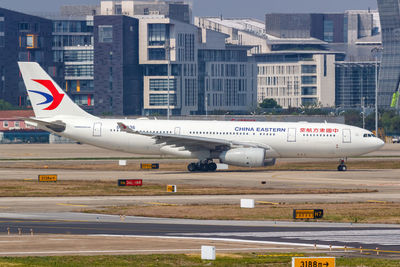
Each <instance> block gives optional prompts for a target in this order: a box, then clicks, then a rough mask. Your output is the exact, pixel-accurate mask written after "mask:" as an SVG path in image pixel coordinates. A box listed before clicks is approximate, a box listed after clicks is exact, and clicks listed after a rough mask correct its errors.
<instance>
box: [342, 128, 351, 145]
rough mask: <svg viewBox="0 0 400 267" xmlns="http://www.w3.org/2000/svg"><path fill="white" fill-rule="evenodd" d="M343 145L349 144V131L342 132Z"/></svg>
mask: <svg viewBox="0 0 400 267" xmlns="http://www.w3.org/2000/svg"><path fill="white" fill-rule="evenodd" d="M343 143H351V131H350V129H344V130H343Z"/></svg>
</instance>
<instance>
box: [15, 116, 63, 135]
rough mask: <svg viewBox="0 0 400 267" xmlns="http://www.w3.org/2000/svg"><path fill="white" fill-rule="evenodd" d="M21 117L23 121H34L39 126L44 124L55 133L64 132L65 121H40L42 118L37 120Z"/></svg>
mask: <svg viewBox="0 0 400 267" xmlns="http://www.w3.org/2000/svg"><path fill="white" fill-rule="evenodd" d="M21 119H22V120H24V121H27V122H33V123H36V124H37V125H39V126H44V127H46V128H48V129H50V130H52V131H54V132H56V133H61V132H64V131H65V128H66V125H65V123H64V122H62V121H60V120H57V121H52V122H48V121H42V120H37V119H32V118H21Z"/></svg>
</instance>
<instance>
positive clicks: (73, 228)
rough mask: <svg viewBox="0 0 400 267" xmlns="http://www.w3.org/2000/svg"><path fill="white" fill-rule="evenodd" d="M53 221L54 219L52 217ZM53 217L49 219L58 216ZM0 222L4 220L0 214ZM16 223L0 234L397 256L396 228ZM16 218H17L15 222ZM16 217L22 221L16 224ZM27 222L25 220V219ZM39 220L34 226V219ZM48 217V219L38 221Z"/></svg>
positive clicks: (135, 221) (103, 220)
mask: <svg viewBox="0 0 400 267" xmlns="http://www.w3.org/2000/svg"><path fill="white" fill-rule="evenodd" d="M58 215H59V214H58ZM58 215H57V214H54V217H57V216H58ZM0 217H7V215H6V214H1V215H0ZM16 217H17V218H2V219H0V232H3V233H5V232H7V229H8V228H9V229H10V232H11V233H12V234H14V235H15V234H16V233H17V232H18V228H20V229H21V231H22V232H23V234H25V235H26V234H29V231H30V229H33V231H34V232H35V234H36V235H37V234H58V235H94V236H119V237H124V236H131V237H146V238H149V237H154V238H173V239H182V240H184V239H202V240H209V241H210V240H212V241H225V242H242V243H246V242H247V243H252V244H254V245H276V246H291V247H293V246H295V247H296V246H297V247H303V248H304V247H308V248H313V247H314V244H316V245H317V249H324V250H326V249H327V248H329V246H333V247H340V248H343V247H345V246H346V247H348V248H359V247H363V249H376V248H377V247H378V248H379V250H381V251H390V252H392V253H396V252H398V253H400V250H399V247H400V227H399V226H397V225H386V226H384V225H351V224H327V223H322V224H319V223H309V224H306V223H299V224H297V223H285V222H280V223H277V224H275V223H274V222H251V221H248V222H240V223H238V224H237V225H235V223H234V222H233V223H232V222H231V221H219V222H218V223H215V221H195V220H173V219H153V220H152V219H148V218H140V217H127V218H125V221H121V219H120V218H119V216H108V215H92V214H87V215H80V214H70V215H69V218H70V219H72V218H74V219H79V218H80V219H83V220H53V219H52V216H51V214H36V215H34V214H25V215H20V216H16ZM18 217H19V218H18ZM22 217H25V218H24V219H22ZM28 217H30V218H28ZM40 217H41V218H42V219H41V220H38V218H40ZM45 217H48V218H49V219H48V220H46V219H44V218H45Z"/></svg>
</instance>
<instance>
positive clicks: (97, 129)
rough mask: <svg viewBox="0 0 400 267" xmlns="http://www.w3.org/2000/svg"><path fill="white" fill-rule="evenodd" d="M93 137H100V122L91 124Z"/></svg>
mask: <svg viewBox="0 0 400 267" xmlns="http://www.w3.org/2000/svg"><path fill="white" fill-rule="evenodd" d="M93 136H94V137H100V136H101V122H95V123H94V124H93Z"/></svg>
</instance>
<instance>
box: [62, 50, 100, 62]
mask: <svg viewBox="0 0 400 267" xmlns="http://www.w3.org/2000/svg"><path fill="white" fill-rule="evenodd" d="M93 54H94V51H93V50H65V52H64V61H65V62H79V61H93Z"/></svg>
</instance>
